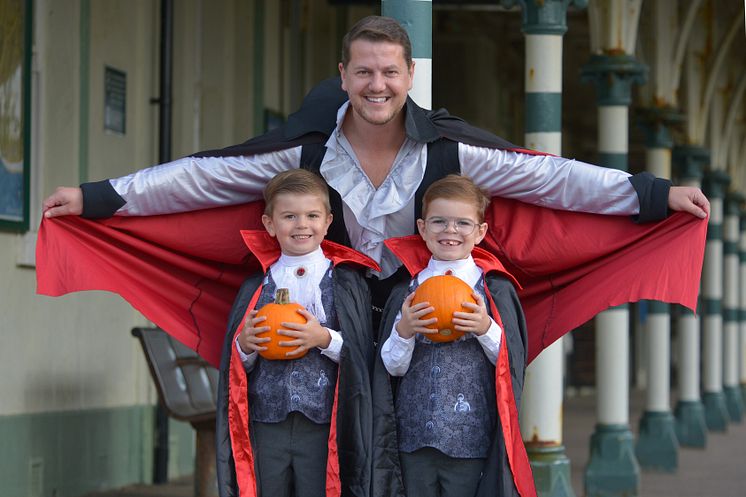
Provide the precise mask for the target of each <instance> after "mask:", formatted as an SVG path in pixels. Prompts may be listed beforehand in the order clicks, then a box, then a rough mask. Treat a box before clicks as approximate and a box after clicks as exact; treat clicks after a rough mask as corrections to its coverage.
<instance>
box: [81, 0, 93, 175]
mask: <svg viewBox="0 0 746 497" xmlns="http://www.w3.org/2000/svg"><path fill="white" fill-rule="evenodd" d="M79 37H80V46H79V49H80V52H79V54H78V57H79V58H80V68H79V71H78V78H79V79H80V89H79V93H78V95H79V99H80V123H79V129H78V182H79V183H85V182H87V181H88V174H89V172H88V139H89V137H90V131H91V130H90V97H91V91H90V76H91V74H90V62H91V0H81V1H80V33H79Z"/></svg>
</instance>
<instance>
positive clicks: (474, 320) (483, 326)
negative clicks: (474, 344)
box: [453, 292, 492, 336]
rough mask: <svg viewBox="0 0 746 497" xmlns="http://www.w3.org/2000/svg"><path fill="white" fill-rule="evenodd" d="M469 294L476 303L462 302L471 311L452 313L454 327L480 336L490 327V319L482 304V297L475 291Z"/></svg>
mask: <svg viewBox="0 0 746 497" xmlns="http://www.w3.org/2000/svg"><path fill="white" fill-rule="evenodd" d="M471 295H472V297H474V300H476V301H477V303H476V304H474V303H472V302H464V303H463V306H464V307H466V308H468V309H471V312H454V313H453V324H454V325H455V326H454V328H456V330H458V331H465V332H467V333H474V334H475V335H477V336H482V335H484V334H485V333H487V330H489V329H490V325H491V324H492V319H491V318H490V316H489V314H487V307H486V306H485V305H484V299H483V298H482V296H481V295H479V294H478V293H477V292H474V293H472V294H471Z"/></svg>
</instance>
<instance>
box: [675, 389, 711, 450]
mask: <svg viewBox="0 0 746 497" xmlns="http://www.w3.org/2000/svg"><path fill="white" fill-rule="evenodd" d="M674 416H676V438H677V439H678V441H679V445H681V446H682V447H696V448H701V449H704V448H705V447H706V446H707V423H706V422H705V406H704V405H703V404H702V402H700V401H699V400H680V401H679V403H678V404H677V405H676V409H675V410H674Z"/></svg>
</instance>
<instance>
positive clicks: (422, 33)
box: [381, 0, 433, 109]
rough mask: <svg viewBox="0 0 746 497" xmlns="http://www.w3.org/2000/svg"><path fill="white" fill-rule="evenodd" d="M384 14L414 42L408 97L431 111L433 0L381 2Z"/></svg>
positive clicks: (389, 0)
mask: <svg viewBox="0 0 746 497" xmlns="http://www.w3.org/2000/svg"><path fill="white" fill-rule="evenodd" d="M381 13H382V14H383V15H384V16H388V17H393V18H394V19H396V20H397V21H399V23H400V24H401V25H402V26H404V29H406V30H407V33H408V34H409V40H410V41H411V42H412V59H413V61H414V63H415V78H414V84H413V86H412V89H411V90H410V91H409V96H410V97H412V100H414V101H415V102H416V103H417V105H419V106H420V107H422V108H424V109H430V108H432V105H433V104H432V100H433V97H432V94H433V92H432V86H433V85H432V80H433V76H432V73H433V64H432V59H433V3H432V0H381Z"/></svg>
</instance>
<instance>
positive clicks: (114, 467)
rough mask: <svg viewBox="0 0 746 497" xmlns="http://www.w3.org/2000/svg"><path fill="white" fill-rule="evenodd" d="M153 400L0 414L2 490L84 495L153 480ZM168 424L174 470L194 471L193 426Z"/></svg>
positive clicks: (173, 474)
mask: <svg viewBox="0 0 746 497" xmlns="http://www.w3.org/2000/svg"><path fill="white" fill-rule="evenodd" d="M154 413H155V408H154V407H153V406H128V407H116V408H109V409H87V410H80V411H57V412H48V413H38V414H28V413H27V414H19V415H13V416H0V440H2V441H3V443H2V444H0V482H2V492H3V495H83V494H87V493H90V492H94V491H102V490H108V489H114V488H118V487H122V486H125V485H129V484H133V483H150V482H151V480H152V466H153V461H152V454H153V449H152V446H153V435H154V434H153V427H154ZM169 424H170V429H171V431H170V443H171V451H172V452H171V467H170V468H169V470H170V476H171V477H178V476H182V475H187V474H191V473H193V472H194V430H193V429H192V427H191V426H190V425H189V424H187V423H179V422H175V421H172V422H171V423H169Z"/></svg>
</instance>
